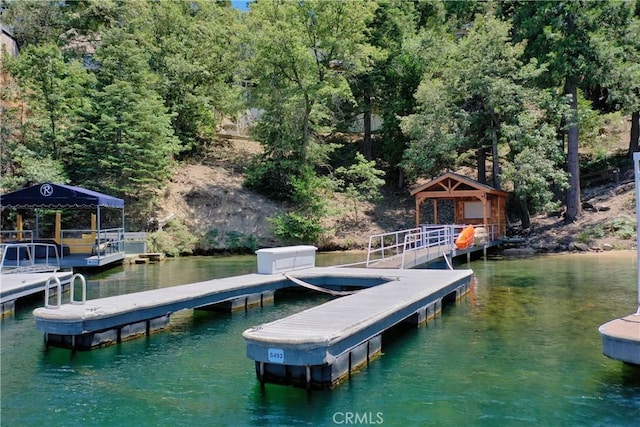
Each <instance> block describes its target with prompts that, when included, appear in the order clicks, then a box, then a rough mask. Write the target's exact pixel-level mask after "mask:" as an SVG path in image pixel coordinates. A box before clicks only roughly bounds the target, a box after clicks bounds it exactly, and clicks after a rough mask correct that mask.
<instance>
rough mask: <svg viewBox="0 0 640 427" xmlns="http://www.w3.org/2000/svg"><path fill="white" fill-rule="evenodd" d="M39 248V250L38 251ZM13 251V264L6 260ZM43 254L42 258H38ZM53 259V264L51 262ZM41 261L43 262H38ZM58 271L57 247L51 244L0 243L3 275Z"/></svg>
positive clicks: (0, 266) (0, 264)
mask: <svg viewBox="0 0 640 427" xmlns="http://www.w3.org/2000/svg"><path fill="white" fill-rule="evenodd" d="M39 248H41V249H40V250H38V249H39ZM11 250H14V251H15V256H16V259H15V263H13V262H11V261H13V260H10V259H7V256H8V255H9V253H10V252H11ZM39 253H43V254H44V256H38V255H39ZM54 258H55V263H54V262H53V260H54ZM40 259H43V262H39V261H38V260H40ZM59 269H60V256H59V254H58V247H57V245H54V244H52V243H26V242H25V243H1V244H0V271H2V272H3V273H24V272H34V271H40V272H42V271H57V270H59Z"/></svg>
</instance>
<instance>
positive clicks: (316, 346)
mask: <svg viewBox="0 0 640 427" xmlns="http://www.w3.org/2000/svg"><path fill="white" fill-rule="evenodd" d="M367 271H371V269H367ZM317 274H321V273H319V272H315V271H304V272H302V273H299V274H296V276H297V278H298V279H301V280H313V278H314V277H316V275H317ZM376 274H378V275H380V277H381V279H382V280H384V282H385V283H383V284H380V285H378V286H375V287H372V288H369V289H365V290H361V291H360V292H358V293H356V294H353V295H350V296H345V297H342V298H340V299H336V300H332V301H330V302H327V303H325V304H322V305H320V306H317V307H314V308H311V309H308V310H305V311H303V312H300V313H297V314H294V315H292V316H289V317H287V318H284V319H280V320H276V321H274V322H271V323H267V324H264V325H260V326H256V327H254V328H252V329H248V330H246V331H245V332H244V333H243V337H244V339H245V341H246V343H247V356H248V357H249V358H250V359H253V360H254V361H255V365H256V374H257V376H258V379H259V381H260V382H261V383H263V384H264V383H267V382H269V383H277V384H291V385H294V386H299V387H305V388H307V389H311V388H330V387H332V386H335V385H336V384H338V383H339V382H340V381H341V380H342V379H344V378H346V377H348V376H349V375H351V373H352V372H353V371H354V370H357V369H358V368H359V367H360V366H362V365H365V364H367V363H369V361H370V360H371V359H372V358H375V357H376V356H377V355H379V354H380V352H381V351H382V333H383V332H385V331H386V330H388V329H389V328H391V327H393V326H395V325H397V324H399V323H400V322H403V321H407V322H410V323H413V324H416V325H420V324H423V323H425V322H426V321H427V320H428V319H430V318H432V317H434V316H436V315H437V314H438V313H439V312H440V311H441V307H442V301H443V299H447V298H451V299H456V300H457V299H458V298H460V297H461V296H462V295H464V294H466V293H467V292H468V291H469V289H470V283H471V278H472V271H471V270H395V271H390V270H377V271H376Z"/></svg>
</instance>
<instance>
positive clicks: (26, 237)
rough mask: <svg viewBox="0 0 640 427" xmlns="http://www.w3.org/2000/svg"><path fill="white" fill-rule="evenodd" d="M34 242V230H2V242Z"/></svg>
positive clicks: (0, 238) (0, 235)
mask: <svg viewBox="0 0 640 427" xmlns="http://www.w3.org/2000/svg"><path fill="white" fill-rule="evenodd" d="M32 241H33V231H32V230H0V242H3V243H17V242H32Z"/></svg>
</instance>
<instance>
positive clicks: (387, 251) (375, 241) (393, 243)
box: [367, 228, 421, 266]
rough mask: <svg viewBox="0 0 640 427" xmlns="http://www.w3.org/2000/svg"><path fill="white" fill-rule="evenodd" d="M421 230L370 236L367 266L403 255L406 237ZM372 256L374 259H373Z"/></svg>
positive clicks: (413, 229)
mask: <svg viewBox="0 0 640 427" xmlns="http://www.w3.org/2000/svg"><path fill="white" fill-rule="evenodd" d="M420 230H421V229H420V228H411V229H408V230H400V231H392V232H390V233H383V234H375V235H373V236H369V247H368V250H367V266H368V265H369V264H370V263H371V262H372V261H379V260H384V259H387V258H390V257H395V256H398V255H401V254H402V251H403V250H404V236H405V235H406V234H410V233H418V232H420ZM372 256H373V257H374V259H372Z"/></svg>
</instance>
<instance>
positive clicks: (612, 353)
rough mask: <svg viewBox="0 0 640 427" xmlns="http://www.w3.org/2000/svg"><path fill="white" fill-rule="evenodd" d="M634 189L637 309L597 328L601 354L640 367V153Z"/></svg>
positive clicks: (635, 156) (635, 162)
mask: <svg viewBox="0 0 640 427" xmlns="http://www.w3.org/2000/svg"><path fill="white" fill-rule="evenodd" d="M633 169H634V176H635V188H636V247H637V254H638V257H637V260H636V270H637V274H636V276H637V281H638V283H637V285H638V295H637V298H638V300H637V302H638V305H637V309H636V312H635V313H633V314H630V315H628V316H625V317H621V318H618V319H614V320H611V321H610V322H607V323H605V324H603V325H601V326H600V327H599V328H598V332H600V335H601V336H602V353H603V354H604V355H605V356H607V357H610V358H612V359H615V360H620V361H622V362H624V363H628V364H631V365H637V366H640V197H638V191H640V152H636V153H633Z"/></svg>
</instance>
